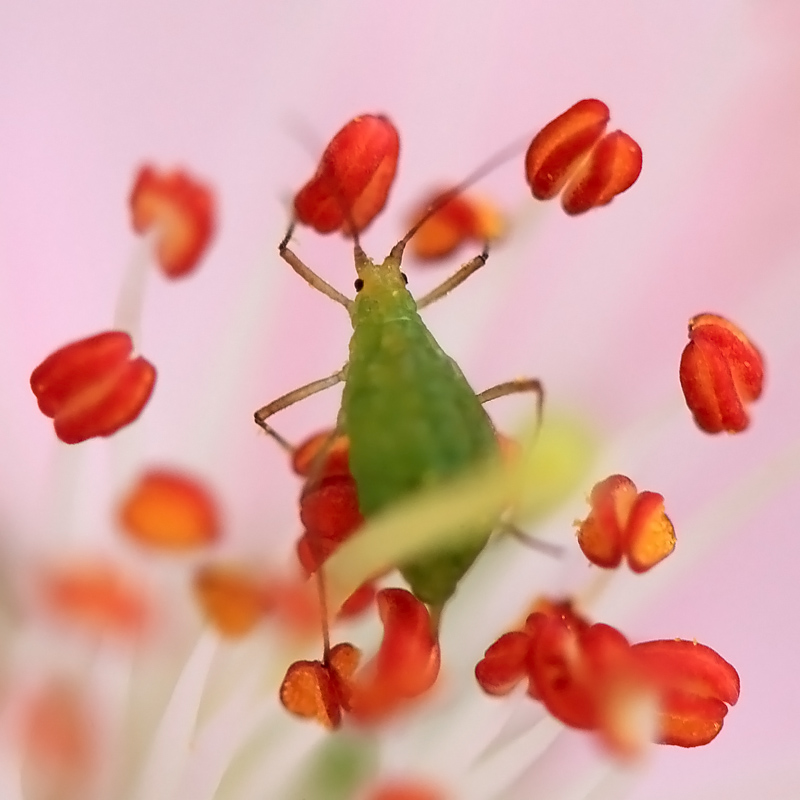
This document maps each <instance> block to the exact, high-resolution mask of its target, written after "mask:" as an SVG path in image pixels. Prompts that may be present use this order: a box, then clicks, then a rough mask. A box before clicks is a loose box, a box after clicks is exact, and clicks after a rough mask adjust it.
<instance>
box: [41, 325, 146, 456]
mask: <svg viewBox="0 0 800 800" xmlns="http://www.w3.org/2000/svg"><path fill="white" fill-rule="evenodd" d="M132 351H133V342H132V341H131V337H130V336H128V334H127V333H123V332H122V331H108V332H106V333H98V334H97V335H95V336H90V337H89V338H88V339H81V340H80V341H77V342H72V343H71V344H68V345H66V346H65V347H62V348H61V349H60V350H56V352H55V353H53V354H51V355H49V356H48V357H47V358H46V359H45V360H44V361H43V362H42V363H41V364H39V366H38V367H36V369H35V370H34V371H33V373H32V374H31V389H32V390H33V393H34V395H36V399H37V401H38V403H39V408H40V409H41V411H42V413H43V414H44V415H45V416H47V417H50V418H51V419H52V420H53V422H54V427H55V431H56V435H57V436H58V438H59V439H61V441H62V442H66V443H67V444H76V443H77V442H82V441H84V440H86V439H91V438H92V437H94V436H110V435H111V434H112V433H116V431H118V430H119V429H120V428H123V427H124V426H125V425H128V424H129V423H131V422H133V421H134V420H135V419H136V418H137V417H138V416H139V414H140V413H141V412H142V409H143V408H144V406H145V404H146V403H147V401H148V400H149V399H150V394H151V393H152V391H153V385H154V383H155V380H156V370H155V367H154V366H153V365H152V364H151V363H150V362H149V361H146V360H145V359H144V358H142V357H141V356H138V357H137V358H131V353H132Z"/></svg>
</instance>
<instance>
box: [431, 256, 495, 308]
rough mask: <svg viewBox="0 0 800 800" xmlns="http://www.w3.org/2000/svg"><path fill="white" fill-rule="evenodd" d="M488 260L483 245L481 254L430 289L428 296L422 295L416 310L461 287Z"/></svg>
mask: <svg viewBox="0 0 800 800" xmlns="http://www.w3.org/2000/svg"><path fill="white" fill-rule="evenodd" d="M488 260H489V245H488V244H487V245H485V246H484V248H483V252H482V253H480V255H477V256H475V258H473V259H470V260H469V261H467V263H466V264H462V265H461V266H460V267H459V268H458V270H457V271H456V272H454V273H453V274H452V275H451V276H450V277H449V278H448V279H447V280H445V281H443V282H442V283H440V284H439V285H438V286H437V287H436V288H435V289H432V290H431V291H430V292H428V294H426V295H423V297H421V298H420V299H419V300H417V308H419V309H423V308H425V307H426V306H429V305H430V304H431V303H435V302H436V301H437V300H441V299H442V298H443V297H444V296H445V295H448V294H450V292H452V291H453V289H455V288H456V287H457V286H461V284H462V283H464V281H465V280H466V279H467V278H469V276H470V275H473V274H474V273H476V272H477V271H478V270H479V269H480V268H481V267H482V266H483V265H484V264H485V263H486V262H487V261H488Z"/></svg>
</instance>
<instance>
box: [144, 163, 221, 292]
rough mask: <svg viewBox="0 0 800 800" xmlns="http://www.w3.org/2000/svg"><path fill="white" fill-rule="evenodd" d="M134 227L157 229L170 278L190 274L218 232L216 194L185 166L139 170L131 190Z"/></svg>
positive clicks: (159, 252)
mask: <svg viewBox="0 0 800 800" xmlns="http://www.w3.org/2000/svg"><path fill="white" fill-rule="evenodd" d="M130 206H131V214H132V222H133V229H134V230H135V231H136V232H137V233H147V232H149V231H151V230H154V231H155V233H156V235H157V237H158V244H157V255H158V262H159V265H160V266H161V269H162V270H163V272H164V274H165V275H166V276H167V277H168V278H180V277H183V276H184V275H188V274H189V273H190V272H192V270H193V269H194V268H195V267H196V266H197V263H198V261H199V260H200V257H201V256H202V255H203V252H204V251H205V249H206V247H208V243H209V241H210V240H211V237H212V235H213V233H214V215H215V208H214V194H213V192H212V190H211V189H210V188H209V187H208V186H207V185H205V184H203V183H201V182H199V181H198V180H196V179H195V178H192V177H190V176H189V175H188V174H187V173H185V172H183V171H181V170H175V171H174V172H156V170H155V169H154V168H153V167H151V166H144V167H142V168H141V169H140V170H139V174H138V175H137V176H136V181H135V182H134V184H133V190H132V191H131V197H130Z"/></svg>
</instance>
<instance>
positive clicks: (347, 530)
mask: <svg viewBox="0 0 800 800" xmlns="http://www.w3.org/2000/svg"><path fill="white" fill-rule="evenodd" d="M300 521H301V522H302V523H303V525H305V527H306V530H307V531H309V532H310V535H313V536H314V537H316V538H317V539H325V540H328V541H329V542H333V543H336V544H341V543H342V542H343V541H344V540H345V539H347V538H348V537H349V536H350V535H351V534H352V533H353V532H354V531H355V530H356V529H357V528H359V527H360V526H361V525H362V524H363V522H364V518H363V517H362V516H361V512H360V511H359V508H358V494H357V491H356V484H355V481H354V480H353V478H352V477H350V476H349V475H348V476H346V477H345V476H338V477H331V478H323V479H322V480H321V481H320V482H319V483H318V484H317V485H316V486H315V487H314V488H313V489H311V490H310V491H308V492H307V493H306V492H304V494H303V495H301V497H300Z"/></svg>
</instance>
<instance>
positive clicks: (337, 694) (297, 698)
mask: <svg viewBox="0 0 800 800" xmlns="http://www.w3.org/2000/svg"><path fill="white" fill-rule="evenodd" d="M360 658H361V653H360V651H359V650H358V649H357V648H355V647H353V645H351V644H350V643H349V642H343V643H341V644H337V645H336V646H335V647H333V648H332V649H331V652H330V655H329V657H328V660H327V663H323V662H322V661H295V662H294V663H293V664H291V665H290V666H289V669H288V670H287V672H286V677H284V679H283V683H281V688H280V695H279V696H280V700H281V703H282V704H283V707H284V708H285V709H286V710H287V711H290V712H291V713H292V714H296V715H297V716H299V717H304V718H306V719H315V720H317V722H320V723H321V724H322V725H324V726H325V727H326V728H330V729H331V730H333V729H336V728H338V727H339V725H340V724H341V722H342V712H343V711H348V710H349V708H350V697H349V695H350V682H351V680H352V676H353V673H354V672H355V670H356V667H357V666H358V662H359V659H360Z"/></svg>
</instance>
